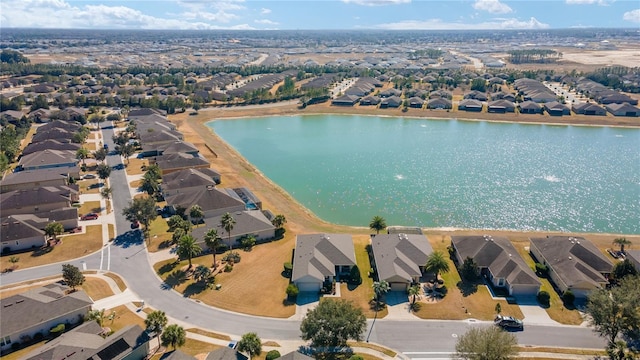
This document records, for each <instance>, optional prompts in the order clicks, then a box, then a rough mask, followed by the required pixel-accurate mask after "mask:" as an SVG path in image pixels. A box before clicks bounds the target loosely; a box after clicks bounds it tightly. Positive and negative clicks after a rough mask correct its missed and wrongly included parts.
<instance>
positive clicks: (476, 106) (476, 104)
mask: <svg viewBox="0 0 640 360" xmlns="http://www.w3.org/2000/svg"><path fill="white" fill-rule="evenodd" d="M483 106H484V105H483V104H482V102H481V101H479V100H475V99H464V100H462V101H460V102H459V103H458V110H464V111H476V112H480V111H482V107H483Z"/></svg>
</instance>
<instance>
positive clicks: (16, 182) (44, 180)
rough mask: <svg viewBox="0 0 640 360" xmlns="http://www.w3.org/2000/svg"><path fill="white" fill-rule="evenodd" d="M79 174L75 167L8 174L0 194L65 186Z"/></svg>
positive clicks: (0, 185)
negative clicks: (72, 177) (70, 178)
mask: <svg viewBox="0 0 640 360" xmlns="http://www.w3.org/2000/svg"><path fill="white" fill-rule="evenodd" d="M79 172H80V169H79V168H78V167H77V166H74V167H67V168H62V167H61V168H53V169H40V170H27V171H18V172H12V173H8V174H7V175H6V176H5V177H4V178H3V179H2V180H0V193H6V192H9V191H15V190H33V189H36V188H39V187H43V186H65V185H68V184H69V182H68V180H69V177H71V176H75V178H77V176H78V173H79Z"/></svg>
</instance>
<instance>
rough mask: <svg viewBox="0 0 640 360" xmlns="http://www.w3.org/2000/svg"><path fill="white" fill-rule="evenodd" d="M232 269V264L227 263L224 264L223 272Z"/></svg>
mask: <svg viewBox="0 0 640 360" xmlns="http://www.w3.org/2000/svg"><path fill="white" fill-rule="evenodd" d="M231 270H233V265H231V264H227V265H225V266H224V272H231Z"/></svg>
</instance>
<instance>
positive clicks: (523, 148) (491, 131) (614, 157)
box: [208, 115, 640, 234]
mask: <svg viewBox="0 0 640 360" xmlns="http://www.w3.org/2000/svg"><path fill="white" fill-rule="evenodd" d="M208 125H209V126H210V127H212V128H213V129H214V130H215V132H216V133H218V134H219V135H220V136H221V137H222V138H223V139H224V140H225V141H227V142H228V143H229V144H230V145H231V146H233V147H234V148H235V149H236V150H237V151H238V152H240V153H241V154H242V155H243V156H244V157H245V158H246V159H247V160H248V161H249V162H251V163H252V164H253V165H255V166H256V167H257V168H258V169H260V171H262V172H263V173H264V174H265V175H266V176H268V177H269V178H270V179H271V180H273V181H274V182H276V183H277V184H279V185H280V186H281V187H282V188H284V189H285V190H286V191H288V192H289V193H290V194H291V195H292V196H293V197H294V198H296V199H297V200H298V201H299V202H300V203H302V204H303V205H304V206H306V207H307V208H308V209H310V210H311V211H313V212H314V213H315V214H316V215H318V216H319V217H321V218H322V219H325V220H327V221H330V222H333V223H337V224H344V225H354V226H368V223H369V221H370V220H371V218H372V217H373V216H374V215H380V216H382V217H384V218H385V219H386V220H387V224H389V225H411V226H421V227H437V228H443V227H445V228H470V229H512V230H540V231H542V230H547V231H570V232H603V233H624V234H638V233H640V221H639V220H640V130H638V129H621V128H608V127H578V126H551V125H526V124H505V123H490V122H467V121H456V120H427V119H407V118H388V117H375V116H354V115H313V116H291V117H264V118H256V119H241V120H224V121H215V122H210V123H209V124H208Z"/></svg>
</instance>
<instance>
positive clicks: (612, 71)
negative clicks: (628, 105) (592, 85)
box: [585, 66, 640, 94]
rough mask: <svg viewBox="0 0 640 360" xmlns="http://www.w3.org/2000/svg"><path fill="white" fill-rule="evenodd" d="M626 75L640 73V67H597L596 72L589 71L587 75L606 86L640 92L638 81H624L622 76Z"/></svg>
mask: <svg viewBox="0 0 640 360" xmlns="http://www.w3.org/2000/svg"><path fill="white" fill-rule="evenodd" d="M626 75H636V76H639V75H640V67H635V68H629V67H626V66H610V67H606V68H600V69H597V70H596V71H594V72H591V73H588V74H586V75H585V76H586V77H587V78H588V79H591V80H593V81H595V82H597V83H600V84H602V85H604V86H606V87H609V88H612V89H615V90H620V91H626V92H630V93H636V94H637V93H640V86H638V84H637V81H635V82H634V81H624V79H623V78H622V77H623V76H626Z"/></svg>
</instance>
